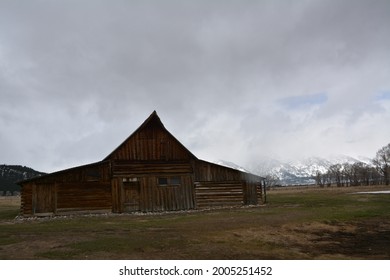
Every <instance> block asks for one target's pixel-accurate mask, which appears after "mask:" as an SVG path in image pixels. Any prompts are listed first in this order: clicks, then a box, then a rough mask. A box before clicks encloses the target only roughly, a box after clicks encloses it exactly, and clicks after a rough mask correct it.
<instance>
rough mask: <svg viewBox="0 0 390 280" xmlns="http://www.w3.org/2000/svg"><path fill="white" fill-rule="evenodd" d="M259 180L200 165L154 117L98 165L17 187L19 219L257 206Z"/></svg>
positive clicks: (244, 174) (261, 192) (84, 166)
mask: <svg viewBox="0 0 390 280" xmlns="http://www.w3.org/2000/svg"><path fill="white" fill-rule="evenodd" d="M262 179H263V178H262V177H260V176H257V175H253V174H249V173H245V172H241V171H239V170H236V169H232V168H229V167H225V166H221V165H217V164H214V163H210V162H207V161H204V160H200V159H198V158H197V157H196V156H195V155H193V154H192V153H191V152H190V151H189V150H188V149H187V148H186V147H184V146H183V145H182V144H181V143H180V142H179V141H178V140H177V139H176V138H175V137H174V136H173V135H172V134H171V133H170V132H169V131H168V130H167V129H166V128H165V127H164V125H163V123H162V122H161V120H160V118H159V117H158V115H157V113H156V111H154V112H153V113H152V114H151V115H150V116H149V118H147V119H146V120H145V122H144V123H143V124H142V125H141V126H140V127H139V128H138V129H137V130H136V131H135V132H134V133H133V134H131V135H130V136H129V137H128V138H127V139H126V140H125V141H124V142H123V143H122V144H120V145H119V147H118V148H116V149H115V150H114V151H113V152H112V153H111V154H109V155H108V156H107V157H106V158H105V159H103V160H102V161H99V162H96V163H91V164H88V165H83V166H78V167H74V168H70V169H66V170H62V171H58V172H54V173H50V174H47V175H44V176H41V177H36V178H33V179H30V180H25V181H22V182H20V183H19V184H20V186H21V214H22V215H25V216H29V215H58V214H65V213H69V212H80V213H94V212H114V213H125V212H136V211H142V212H150V211H174V210H189V209H204V208H212V207H225V206H240V205H257V204H261V203H262V202H263V197H264V195H263V188H262Z"/></svg>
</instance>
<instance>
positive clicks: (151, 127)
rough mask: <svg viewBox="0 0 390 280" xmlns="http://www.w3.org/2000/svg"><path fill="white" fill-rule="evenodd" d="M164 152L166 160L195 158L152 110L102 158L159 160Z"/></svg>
mask: <svg viewBox="0 0 390 280" xmlns="http://www.w3.org/2000/svg"><path fill="white" fill-rule="evenodd" d="M165 142H166V143H165ZM164 146H165V147H164ZM164 149H165V150H166V151H164ZM173 149H174V150H173ZM164 153H166V154H167V155H166V158H165V159H166V160H180V159H184V158H185V159H197V157H196V156H195V155H193V154H192V153H191V152H190V151H189V150H188V149H187V148H186V147H185V146H184V145H183V144H181V143H180V142H179V141H178V140H177V139H176V138H175V137H174V136H173V135H172V134H171V133H170V132H169V131H168V130H167V129H166V128H165V127H164V124H163V123H162V122H161V120H160V118H159V116H158V115H157V112H156V111H153V113H152V114H151V115H150V116H149V117H148V118H147V119H146V120H145V121H144V122H143V123H142V124H141V126H140V127H138V128H137V129H136V130H135V131H134V132H133V133H132V134H131V135H130V136H129V137H128V138H127V139H126V140H125V141H124V142H123V143H122V144H120V145H119V146H118V147H117V148H116V149H115V150H114V151H112V152H111V153H110V154H109V155H108V156H107V157H106V158H105V159H104V160H110V159H122V160H123V159H125V160H161V159H164V155H163V154H164Z"/></svg>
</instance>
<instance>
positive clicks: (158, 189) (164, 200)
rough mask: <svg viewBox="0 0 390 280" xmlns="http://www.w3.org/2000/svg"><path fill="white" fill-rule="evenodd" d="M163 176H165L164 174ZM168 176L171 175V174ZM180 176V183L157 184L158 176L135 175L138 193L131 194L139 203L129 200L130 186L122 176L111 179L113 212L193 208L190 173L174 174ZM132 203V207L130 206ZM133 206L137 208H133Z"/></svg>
mask: <svg viewBox="0 0 390 280" xmlns="http://www.w3.org/2000/svg"><path fill="white" fill-rule="evenodd" d="M163 176H166V174H164V175H163ZM170 176H173V175H172V174H171V175H170ZM174 176H175V177H178V178H180V181H181V183H180V185H164V186H160V185H158V178H159V176H158V175H157V176H156V175H155V176H144V177H137V180H138V181H137V182H138V185H139V194H136V193H134V191H135V190H134V188H132V191H131V192H132V194H131V195H132V196H133V199H134V197H138V198H139V204H138V205H137V206H135V205H134V203H135V202H134V201H132V202H130V201H129V197H128V196H129V195H130V189H131V187H128V186H126V183H124V182H123V178H122V177H117V178H115V179H113V184H112V201H113V207H112V208H113V212H117V213H122V212H132V211H137V210H139V211H143V212H153V211H175V210H188V209H194V208H195V202H194V192H193V180H192V176H191V175H177V174H176V175H174ZM130 204H132V207H130ZM135 207H136V208H137V209H135Z"/></svg>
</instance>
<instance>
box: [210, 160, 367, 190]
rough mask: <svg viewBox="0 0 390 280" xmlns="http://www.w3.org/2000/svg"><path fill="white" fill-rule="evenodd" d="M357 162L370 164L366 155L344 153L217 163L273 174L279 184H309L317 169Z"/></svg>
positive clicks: (262, 173) (257, 172)
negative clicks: (252, 162) (247, 163)
mask: <svg viewBox="0 0 390 280" xmlns="http://www.w3.org/2000/svg"><path fill="white" fill-rule="evenodd" d="M357 162H364V163H366V164H372V163H371V159H369V158H367V157H361V156H360V157H357V158H354V157H350V156H345V155H333V156H329V157H327V158H322V157H307V158H302V159H294V160H281V159H276V158H263V159H262V160H261V161H259V162H257V163H256V164H255V165H253V166H251V167H249V168H244V167H241V166H239V165H237V164H234V163H232V162H228V161H223V160H220V161H218V162H216V163H217V164H220V165H224V166H228V167H231V168H234V169H238V170H241V171H245V172H250V173H253V174H257V175H260V176H263V177H266V176H269V175H271V176H273V177H276V178H278V183H277V184H279V185H310V184H315V179H314V176H315V175H316V173H317V171H319V172H321V173H325V172H326V171H327V170H328V169H329V167H330V166H331V165H334V164H343V163H350V164H354V163H357Z"/></svg>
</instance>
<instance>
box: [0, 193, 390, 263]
mask: <svg viewBox="0 0 390 280" xmlns="http://www.w3.org/2000/svg"><path fill="white" fill-rule="evenodd" d="M368 189H369V190H382V189H384V188H383V187H368ZM365 190H367V188H365V187H362V188H329V189H327V188H324V189H285V190H275V191H273V190H271V191H269V192H268V198H269V203H268V205H266V206H261V207H245V208H231V209H217V210H210V211H192V212H172V213H160V214H158V215H155V214H153V215H151V214H149V215H101V216H74V217H61V218H56V219H48V218H40V219H32V220H13V219H11V218H3V219H2V220H0V259H390V219H389V218H390V195H355V194H352V193H354V192H356V191H365ZM4 202H5V201H3V200H1V201H0V205H2V206H0V209H4V208H1V207H5V208H7V209H8V210H7V211H12V210H10V208H11V209H12V207H13V208H14V210H13V211H14V213H17V211H16V210H17V209H16V210H15V207H17V206H15V205H17V202H15V201H14V202H11V201H8V202H7V203H8V204H7V203H5V204H4ZM15 211H16V212H15ZM0 214H1V210H0ZM8 215H9V214H8Z"/></svg>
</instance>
